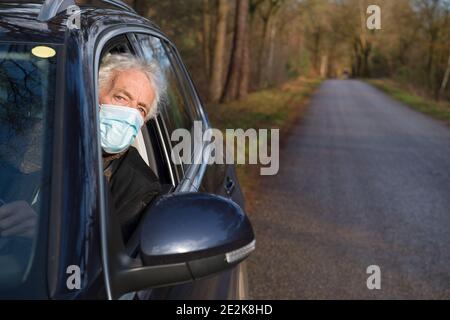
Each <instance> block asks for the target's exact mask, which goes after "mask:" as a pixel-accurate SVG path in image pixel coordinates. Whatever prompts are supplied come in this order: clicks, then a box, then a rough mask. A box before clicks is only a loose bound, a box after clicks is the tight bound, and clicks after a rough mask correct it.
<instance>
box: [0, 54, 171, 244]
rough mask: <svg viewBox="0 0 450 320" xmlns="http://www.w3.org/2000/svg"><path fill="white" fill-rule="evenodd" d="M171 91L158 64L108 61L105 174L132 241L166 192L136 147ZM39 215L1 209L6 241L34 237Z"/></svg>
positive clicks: (16, 207)
mask: <svg viewBox="0 0 450 320" xmlns="http://www.w3.org/2000/svg"><path fill="white" fill-rule="evenodd" d="M164 91H165V87H164V83H163V81H162V77H161V75H160V71H159V68H158V66H157V65H156V64H152V63H146V62H145V61H143V60H141V59H139V58H137V57H135V56H133V55H130V54H114V55H108V56H106V57H105V59H104V60H103V62H102V64H101V66H100V70H99V104H100V110H99V122H100V135H101V146H102V149H103V163H104V174H105V176H106V178H107V180H108V183H109V189H110V194H111V196H112V197H111V198H112V200H113V202H114V203H113V204H112V205H111V207H112V208H113V210H114V212H115V214H117V215H118V217H119V221H120V223H121V226H122V232H123V236H124V239H125V240H127V239H128V238H129V237H130V236H131V234H132V232H133V230H134V229H135V227H136V225H137V223H138V222H139V218H140V216H141V213H142V211H143V209H144V208H145V207H146V206H148V204H149V203H150V202H151V201H152V200H153V199H154V198H155V196H156V195H158V194H159V193H160V192H161V185H160V183H159V181H158V178H157V177H156V175H155V173H153V172H152V171H151V169H150V168H149V167H148V166H147V164H146V163H145V162H144V160H143V159H142V158H141V157H140V155H139V153H138V151H137V150H136V149H135V148H133V147H131V144H132V143H133V141H134V139H135V137H136V135H137V134H138V132H139V130H140V129H141V127H142V126H143V125H144V123H145V122H146V121H148V120H149V119H151V118H152V117H154V116H155V115H156V114H157V111H158V103H159V101H160V99H161V97H162V95H163V93H164ZM36 216H37V215H36V213H35V211H34V210H33V208H32V207H30V205H29V204H28V203H27V202H25V201H17V202H13V203H9V204H6V203H0V235H1V236H23V237H28V238H31V237H33V235H34V233H35V229H36V222H37V219H36Z"/></svg>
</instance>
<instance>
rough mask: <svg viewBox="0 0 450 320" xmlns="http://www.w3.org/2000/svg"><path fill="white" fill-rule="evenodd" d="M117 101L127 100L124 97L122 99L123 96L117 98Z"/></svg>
mask: <svg viewBox="0 0 450 320" xmlns="http://www.w3.org/2000/svg"><path fill="white" fill-rule="evenodd" d="M116 99H117V100H121V101H123V100H125V98H124V97H121V96H116Z"/></svg>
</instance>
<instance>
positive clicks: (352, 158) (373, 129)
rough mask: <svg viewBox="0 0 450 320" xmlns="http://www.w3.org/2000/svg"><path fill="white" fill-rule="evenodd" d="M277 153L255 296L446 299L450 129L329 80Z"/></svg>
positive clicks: (253, 273)
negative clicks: (374, 280)
mask: <svg viewBox="0 0 450 320" xmlns="http://www.w3.org/2000/svg"><path fill="white" fill-rule="evenodd" d="M280 156H281V159H280V171H279V173H278V175H276V176H273V177H264V178H262V179H260V180H261V183H260V185H259V196H258V199H257V200H256V203H255V204H254V209H253V210H252V211H251V212H250V217H251V220H252V222H253V225H254V229H255V233H256V239H257V250H256V252H255V253H254V254H253V255H252V256H251V257H250V258H249V262H248V273H249V295H250V298H254V299H400V298H411V299H424V298H431V299H444V298H445V299H450V128H449V127H448V126H446V125H445V124H443V123H440V122H438V121H436V120H433V119H430V118H429V117H427V116H425V115H423V114H420V113H417V112H415V111H412V110H411V109H409V108H408V107H406V106H404V105H402V104H400V103H398V102H396V101H394V100H392V99H391V98H389V97H387V96H386V95H384V94H383V93H381V92H380V91H378V90H376V89H374V88H372V87H371V86H369V85H367V84H365V83H363V82H360V81H354V80H330V81H326V82H325V83H324V84H323V85H322V86H321V87H320V89H319V90H318V92H317V93H316V95H315V96H314V97H313V99H312V101H311V104H310V106H309V109H308V111H307V114H306V116H305V117H304V119H303V120H301V121H300V122H299V123H298V125H296V127H295V128H294V129H293V130H292V132H291V135H290V136H289V138H288V139H287V141H286V143H285V144H284V147H283V148H282V149H281V151H280ZM369 265H378V266H379V267H380V270H381V289H380V290H369V289H368V288H367V284H366V281H367V278H368V277H369V274H367V273H366V269H367V267H368V266H369Z"/></svg>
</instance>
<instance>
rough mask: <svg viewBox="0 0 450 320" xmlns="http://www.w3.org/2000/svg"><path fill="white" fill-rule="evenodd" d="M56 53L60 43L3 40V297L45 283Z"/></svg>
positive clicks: (0, 230) (0, 282)
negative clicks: (50, 44)
mask: <svg viewBox="0 0 450 320" xmlns="http://www.w3.org/2000/svg"><path fill="white" fill-rule="evenodd" d="M56 56H57V47H56V46H49V45H38V44H23V43H22V44H21V43H15V44H8V43H2V42H0V297H10V296H11V297H14V296H16V295H17V296H21V297H28V296H32V295H33V294H34V293H35V292H37V291H39V290H37V286H38V283H39V286H40V287H42V288H43V287H45V285H42V281H45V279H44V278H45V277H42V275H43V274H45V272H42V271H43V270H44V269H43V268H45V262H46V259H45V253H46V251H42V250H45V249H42V250H41V249H40V248H45V247H46V240H45V239H46V231H45V230H46V229H47V226H46V224H47V223H46V221H47V217H46V215H47V212H48V209H46V208H47V201H46V199H47V197H46V195H47V194H48V192H47V190H48V188H49V176H50V175H49V171H50V169H49V168H50V158H51V155H50V151H51V139H50V138H49V137H51V134H50V131H51V130H50V127H51V125H52V123H51V121H49V119H51V116H50V114H51V112H52V110H53V108H54V104H55V92H56V90H55V85H56V80H55V78H56V60H57V59H56ZM41 268H42V270H41ZM40 290H43V289H40Z"/></svg>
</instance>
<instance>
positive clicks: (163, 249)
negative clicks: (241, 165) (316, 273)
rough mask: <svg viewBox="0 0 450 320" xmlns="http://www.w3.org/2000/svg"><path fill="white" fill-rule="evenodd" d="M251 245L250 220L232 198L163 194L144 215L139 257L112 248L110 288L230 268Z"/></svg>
mask: <svg viewBox="0 0 450 320" xmlns="http://www.w3.org/2000/svg"><path fill="white" fill-rule="evenodd" d="M254 249H255V239H254V234H253V229H252V226H251V224H250V221H249V220H248V218H247V216H246V215H245V214H244V212H243V211H242V209H241V208H240V207H239V206H238V205H237V204H236V203H234V202H233V201H231V200H229V199H226V198H223V197H220V196H216V195H211V194H204V193H178V194H171V195H166V196H163V197H161V198H160V199H159V200H158V201H157V202H156V203H155V204H154V205H153V206H151V207H150V208H149V209H148V211H147V212H146V213H145V215H144V217H143V220H142V223H141V230H140V258H141V259H131V258H130V257H128V256H127V255H126V254H125V253H124V251H123V252H119V254H118V255H117V253H118V252H117V250H116V257H117V258H116V259H115V260H113V261H114V263H112V265H111V266H110V268H111V271H110V272H111V275H110V278H111V280H112V281H111V282H112V283H111V287H112V291H113V292H114V295H115V296H116V297H118V296H120V295H122V294H124V293H127V292H131V291H138V290H141V289H145V288H150V287H158V286H167V285H174V284H178V283H183V282H189V281H193V280H196V279H199V278H202V277H205V276H208V275H212V274H215V273H218V272H221V271H224V270H227V269H229V268H232V267H233V266H235V265H237V264H238V263H240V262H241V261H243V260H244V259H245V258H247V257H248V256H249V254H250V253H251V252H252V251H253V250H254Z"/></svg>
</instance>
